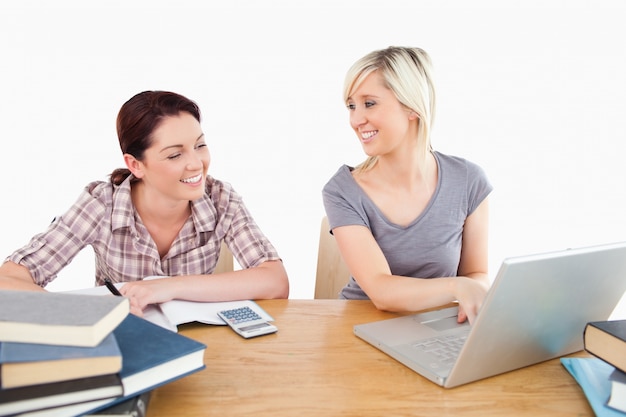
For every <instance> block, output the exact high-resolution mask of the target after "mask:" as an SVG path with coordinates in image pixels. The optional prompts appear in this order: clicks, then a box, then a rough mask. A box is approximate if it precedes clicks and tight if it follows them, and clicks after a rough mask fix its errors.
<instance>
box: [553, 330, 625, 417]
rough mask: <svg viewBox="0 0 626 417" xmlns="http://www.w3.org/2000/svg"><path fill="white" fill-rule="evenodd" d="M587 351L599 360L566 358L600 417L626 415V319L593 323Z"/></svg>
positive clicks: (585, 337)
mask: <svg viewBox="0 0 626 417" xmlns="http://www.w3.org/2000/svg"><path fill="white" fill-rule="evenodd" d="M583 343H584V348H585V350H586V351H587V352H589V353H591V354H592V355H593V356H595V358H562V359H561V363H562V364H563V365H564V366H565V368H566V369H567V370H568V371H569V372H570V374H571V375H572V376H573V377H574V379H576V381H577V382H578V383H579V385H580V386H581V388H582V389H583V391H584V393H585V395H586V396H587V399H588V400H589V403H590V405H591V407H592V408H593V410H594V412H595V413H596V415H598V416H624V415H626V320H606V321H594V322H589V323H587V325H586V326H585V329H584V332H583Z"/></svg>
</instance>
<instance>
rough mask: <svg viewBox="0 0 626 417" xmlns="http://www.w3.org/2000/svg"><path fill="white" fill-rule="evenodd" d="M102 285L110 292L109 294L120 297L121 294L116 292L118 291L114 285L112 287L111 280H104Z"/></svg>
mask: <svg viewBox="0 0 626 417" xmlns="http://www.w3.org/2000/svg"><path fill="white" fill-rule="evenodd" d="M104 285H106V286H107V288H108V289H109V291H111V294H113V295H120V296H121V295H122V293H121V292H119V291H118V289H117V288H116V287H115V285H113V283H112V282H111V279H109V278H105V279H104Z"/></svg>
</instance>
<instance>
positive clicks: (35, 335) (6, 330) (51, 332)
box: [0, 290, 130, 347]
mask: <svg viewBox="0 0 626 417" xmlns="http://www.w3.org/2000/svg"><path fill="white" fill-rule="evenodd" d="M0 306H2V308H0V341H2V342H20V343H41V344H49V345H68V346H89V347H93V346H96V345H98V344H99V343H100V342H102V340H103V339H104V338H105V337H106V336H107V335H108V334H109V333H111V331H112V330H113V329H114V328H116V327H117V326H118V325H119V324H120V323H121V322H122V320H124V318H125V317H126V316H127V315H128V313H129V310H130V307H129V302H128V299H127V298H125V297H114V296H112V295H108V296H95V295H84V294H68V293H53V292H36V291H7V290H1V291H0Z"/></svg>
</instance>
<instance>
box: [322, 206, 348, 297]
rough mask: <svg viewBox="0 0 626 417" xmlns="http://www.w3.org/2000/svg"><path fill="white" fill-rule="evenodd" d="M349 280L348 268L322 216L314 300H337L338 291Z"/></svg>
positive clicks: (326, 220) (325, 219) (325, 218)
mask: <svg viewBox="0 0 626 417" xmlns="http://www.w3.org/2000/svg"><path fill="white" fill-rule="evenodd" d="M349 279H350V271H348V267H347V266H346V264H345V263H344V261H343V258H342V257H341V254H340V253H339V248H338V247H337V242H336V241H335V237H334V236H333V235H331V234H330V232H329V228H328V218H327V217H326V216H324V217H323V218H322V225H321V229H320V240H319V248H318V251H317V274H316V278H315V298H316V299H336V298H338V297H339V291H341V289H342V288H343V287H344V286H345V285H346V284H347V283H348V280H349Z"/></svg>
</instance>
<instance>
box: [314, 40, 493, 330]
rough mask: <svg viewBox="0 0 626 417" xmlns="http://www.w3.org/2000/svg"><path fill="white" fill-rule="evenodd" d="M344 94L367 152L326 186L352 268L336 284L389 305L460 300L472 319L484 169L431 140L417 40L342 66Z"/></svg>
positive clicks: (480, 257) (482, 251)
mask: <svg viewBox="0 0 626 417" xmlns="http://www.w3.org/2000/svg"><path fill="white" fill-rule="evenodd" d="M344 99H345V104H346V106H347V108H348V112H349V116H350V125H351V127H352V129H353V130H354V132H355V133H356V136H357V139H358V140H359V142H360V143H361V145H362V147H363V150H364V152H365V154H366V155H367V159H366V160H365V161H364V162H363V163H362V164H360V165H359V166H356V167H354V168H353V167H350V166H347V165H343V166H342V167H340V168H339V170H338V171H337V173H336V174H335V175H334V176H333V177H332V178H331V179H330V180H329V182H328V183H327V184H326V185H325V187H324V190H323V198H324V206H325V209H326V214H327V216H328V220H329V225H330V229H331V232H332V233H333V234H334V236H335V239H336V241H337V244H338V246H339V250H340V252H341V255H342V257H343V259H344V261H345V262H346V264H347V266H348V269H349V270H350V273H351V275H352V278H351V279H350V281H349V283H348V284H347V285H346V287H345V288H343V290H342V291H341V293H340V297H341V298H345V299H368V298H369V299H371V300H372V302H373V303H374V304H375V305H376V307H377V308H379V309H381V310H388V311H417V310H422V309H426V308H431V307H436V306H440V305H444V304H447V303H450V302H453V301H458V303H459V315H458V321H459V322H463V321H465V320H469V321H470V322H472V321H473V320H474V318H475V316H476V314H477V312H478V310H479V308H480V306H481V303H482V301H483V299H484V297H485V294H486V292H487V289H488V287H489V280H488V276H487V266H488V258H487V251H488V242H487V239H488V198H487V197H488V195H489V193H490V192H491V190H492V186H491V185H490V183H489V181H488V179H487V177H486V175H485V174H484V172H483V170H482V169H481V168H480V167H479V166H477V165H476V164H473V163H471V162H469V161H467V160H465V159H462V158H458V157H454V156H449V155H444V154H442V153H440V152H436V151H434V150H433V149H432V146H431V142H430V133H431V130H432V125H433V119H434V114H435V90H434V86H433V80H432V68H431V62H430V58H429V56H428V55H427V53H426V52H425V51H423V50H422V49H419V48H407V47H390V48H387V49H383V50H378V51H374V52H371V53H369V54H368V55H366V56H364V57H363V58H361V59H360V60H358V61H357V62H356V63H355V64H354V65H353V66H352V67H351V68H350V70H349V71H348V73H347V76H346V80H345V86H344Z"/></svg>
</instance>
